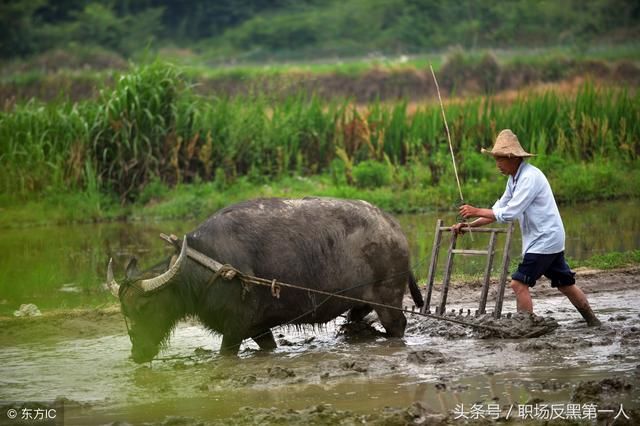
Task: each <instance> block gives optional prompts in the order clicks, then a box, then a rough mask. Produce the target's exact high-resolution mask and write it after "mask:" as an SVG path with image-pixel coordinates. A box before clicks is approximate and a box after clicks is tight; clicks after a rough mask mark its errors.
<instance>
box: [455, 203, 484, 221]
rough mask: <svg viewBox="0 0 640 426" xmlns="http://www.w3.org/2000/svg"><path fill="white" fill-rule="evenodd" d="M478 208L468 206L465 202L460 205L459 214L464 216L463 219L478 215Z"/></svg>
mask: <svg viewBox="0 0 640 426" xmlns="http://www.w3.org/2000/svg"><path fill="white" fill-rule="evenodd" d="M478 210H480V209H478V208H476V207H473V206H470V205H468V204H465V205H463V206H460V211H459V212H460V216H462V217H464V218H465V219H468V218H470V217H478V216H480V214H479V212H478Z"/></svg>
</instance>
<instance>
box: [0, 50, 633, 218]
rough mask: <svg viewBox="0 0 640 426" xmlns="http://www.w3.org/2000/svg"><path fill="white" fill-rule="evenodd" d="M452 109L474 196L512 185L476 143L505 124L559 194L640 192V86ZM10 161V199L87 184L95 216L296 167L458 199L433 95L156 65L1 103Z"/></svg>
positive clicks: (404, 206)
mask: <svg viewBox="0 0 640 426" xmlns="http://www.w3.org/2000/svg"><path fill="white" fill-rule="evenodd" d="M446 110H447V111H446V115H447V117H448V120H449V126H450V128H451V132H452V134H453V138H454V141H455V146H454V150H455V153H456V158H457V161H458V165H459V169H460V174H461V179H462V181H463V182H465V183H466V187H465V188H464V191H465V193H466V194H468V195H469V196H470V197H471V199H475V200H478V201H477V202H480V201H482V202H486V201H488V200H491V199H493V198H494V197H495V195H496V194H497V193H499V192H500V187H501V185H503V182H502V181H501V178H500V176H497V173H496V172H495V167H494V165H493V163H492V160H491V159H490V158H489V157H487V156H483V155H481V154H479V151H480V148H481V147H488V146H491V145H492V142H493V139H494V138H495V135H496V134H497V132H498V131H499V129H502V128H505V127H509V128H512V129H514V130H515V131H516V133H517V134H518V136H519V137H520V139H521V141H522V142H523V144H524V146H525V148H528V149H530V150H531V151H533V152H535V153H538V154H539V157H537V158H535V159H534V160H533V162H534V163H536V164H538V165H539V166H540V167H541V168H542V169H543V170H545V172H546V173H547V174H548V175H549V177H550V179H551V180H552V181H553V182H552V183H553V185H554V190H555V191H556V194H557V197H558V199H559V200H560V201H577V200H591V199H603V198H604V199H606V198H614V197H622V196H637V195H639V189H638V188H640V170H639V168H638V167H637V165H638V158H639V154H640V120H639V119H638V117H639V116H640V94H638V93H635V94H632V93H629V92H627V91H625V90H618V89H597V88H595V87H593V86H592V85H590V84H586V85H584V86H583V87H582V88H581V89H580V90H579V92H578V94H577V95H576V96H575V97H573V96H563V95H558V94H555V93H552V92H546V93H543V94H529V95H522V96H521V97H520V98H519V99H517V100H516V101H515V102H513V103H510V104H500V103H498V102H495V101H494V100H492V99H491V98H476V99H469V100H468V101H466V102H463V103H456V104H451V105H449V106H448V107H447V108H446ZM0 158H2V161H3V164H4V167H3V168H2V169H1V170H0V188H1V191H2V193H3V194H13V195H12V196H11V197H9V196H8V195H7V196H5V198H6V199H5V200H2V201H3V204H4V203H9V202H14V201H15V200H21V201H20V202H26V201H35V200H38V199H44V198H47V199H48V201H47V202H48V203H51V200H57V199H59V198H60V197H62V195H61V194H65V193H74V194H83V195H82V197H76V198H78V200H79V201H80V204H81V205H83V206H86V209H85V210H84V212H85V213H88V217H91V218H96V219H101V218H104V217H111V216H112V215H113V214H114V213H113V212H114V210H113V204H116V203H114V202H113V201H110V200H113V199H114V198H116V197H117V198H119V199H120V202H121V204H123V205H126V204H128V203H131V202H136V203H138V204H140V203H149V202H150V201H151V200H152V199H153V200H155V202H157V201H158V200H162V199H163V197H164V196H167V194H169V191H170V189H169V188H173V187H175V186H176V185H183V184H195V185H194V187H193V188H194V191H196V192H201V191H204V193H207V194H210V193H212V192H216V193H219V194H223V195H222V196H223V197H224V194H225V193H229V194H234V193H239V192H242V191H239V190H238V186H239V187H242V185H244V184H245V183H248V184H250V185H252V186H253V187H256V188H259V187H260V185H265V184H273V183H274V182H284V183H283V184H277V183H276V186H279V185H282V187H283V190H284V188H286V187H287V186H289V183H288V182H290V179H291V178H295V177H298V178H300V177H314V178H313V179H312V180H313V181H316V182H317V185H319V187H318V188H315V189H313V188H309V187H305V189H304V191H307V192H313V193H322V194H325V195H338V194H348V195H350V196H353V195H357V196H358V197H360V198H365V199H371V200H372V201H375V202H377V203H378V204H381V206H383V207H391V208H390V209H391V210H395V211H413V210H416V209H420V208H424V206H434V205H438V206H442V205H443V204H446V205H451V204H453V203H454V202H455V200H456V199H457V197H456V195H455V192H456V191H455V188H454V182H455V180H454V176H453V172H452V166H451V160H450V156H449V151H448V145H447V141H446V135H445V132H444V130H443V123H442V117H441V115H440V110H439V107H438V106H437V105H434V106H427V107H425V108H423V109H418V110H417V111H415V112H413V113H409V111H408V108H407V105H406V104H405V103H403V102H400V103H396V104H394V105H383V104H380V103H376V104H372V105H370V106H369V108H368V109H366V110H363V109H359V108H356V107H354V106H353V105H351V104H349V103H348V102H346V101H341V102H338V101H332V102H323V101H321V100H319V99H318V98H316V97H309V96H305V95H303V94H299V95H297V96H292V97H289V98H287V99H285V100H284V101H282V102H278V103H272V102H270V100H269V99H267V98H266V97H264V96H259V95H258V96H255V97H250V98H242V97H238V98H215V99H212V100H208V99H205V98H202V97H200V96H197V95H195V94H194V93H193V92H192V90H191V87H190V86H189V85H188V84H187V82H186V81H185V79H184V78H183V77H182V76H181V73H180V72H179V70H178V69H176V68H175V67H172V66H169V65H165V64H162V63H158V62H156V63H153V64H151V65H148V66H141V67H137V68H136V69H134V70H133V71H132V72H131V73H127V74H124V75H122V76H121V77H119V78H118V79H117V83H116V86H115V88H114V89H112V90H103V91H102V93H101V94H100V97H99V99H98V100H97V101H86V102H82V103H70V102H67V101H60V102H56V103H50V104H46V105H43V104H40V103H38V102H35V101H31V102H28V103H26V104H19V105H16V106H15V107H14V108H13V109H12V110H10V111H6V112H2V113H0ZM287 179H289V180H287ZM478 184H481V185H478ZM328 187H330V188H331V189H329V190H327V189H326V188H328ZM323 188H324V189H323ZM187 192H188V191H187ZM254 193H260V190H259V189H256V190H255V191H254ZM201 195H203V194H199V195H198V196H197V197H196V198H201ZM74 218H75V214H74Z"/></svg>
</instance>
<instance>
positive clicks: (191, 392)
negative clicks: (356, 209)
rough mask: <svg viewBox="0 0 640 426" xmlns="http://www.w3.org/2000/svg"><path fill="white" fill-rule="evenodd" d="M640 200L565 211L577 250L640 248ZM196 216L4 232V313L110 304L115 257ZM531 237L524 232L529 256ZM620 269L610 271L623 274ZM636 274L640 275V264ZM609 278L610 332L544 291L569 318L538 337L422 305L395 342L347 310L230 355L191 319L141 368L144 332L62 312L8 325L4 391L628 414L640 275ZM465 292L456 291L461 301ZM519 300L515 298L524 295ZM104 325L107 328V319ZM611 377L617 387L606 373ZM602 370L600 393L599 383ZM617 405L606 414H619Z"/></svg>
mask: <svg viewBox="0 0 640 426" xmlns="http://www.w3.org/2000/svg"><path fill="white" fill-rule="evenodd" d="M638 204H639V203H638V202H637V201H625V202H619V203H616V204H614V205H615V206H616V209H613V210H610V209H609V207H607V208H604V207H602V206H590V205H589V206H584V205H583V206H578V207H575V208H573V209H575V210H572V208H571V207H565V208H564V209H563V212H562V213H563V215H564V217H565V223H566V227H567V233H568V235H570V236H571V239H570V240H569V241H568V243H567V244H568V252H569V255H570V256H574V257H582V256H589V255H592V254H594V253H597V252H603V251H610V250H627V249H635V248H638V247H640V241H638V238H639V235H640V220H639V219H638V217H637V215H636V214H634V213H633V212H634V211H637V208H638V207H639V205H638ZM609 210H610V211H609ZM437 217H442V218H444V219H445V220H450V221H453V220H454V218H453V217H452V215H449V216H447V215H446V214H434V215H429V216H423V215H420V216H406V217H401V218H400V220H401V222H402V224H403V227H404V228H405V229H406V230H407V234H408V235H409V237H410V239H411V240H412V247H413V250H414V252H415V253H417V254H414V259H421V258H426V257H428V252H429V250H430V245H431V242H432V240H433V229H432V228H433V227H434V225H435V220H436V218H437ZM581 220H583V222H580V221H581ZM622 223H624V226H622V225H621V224H622ZM193 225H194V224H193V223H160V224H133V225H126V224H110V225H102V226H92V227H75V228H70V227H69V228H67V227H56V228H39V229H29V230H16V231H14V230H11V231H6V232H4V233H3V234H2V235H1V236H0V247H2V248H3V252H4V253H8V255H5V256H3V257H0V272H1V274H0V277H2V278H0V279H1V280H2V282H1V286H0V289H1V290H2V292H1V293H0V299H1V301H2V303H3V304H2V305H0V306H1V307H2V309H3V313H10V312H12V311H13V310H14V309H16V308H17V306H18V305H19V303H28V302H32V303H36V304H37V305H38V306H39V307H41V309H42V310H43V311H44V312H45V313H46V312H47V311H48V310H49V309H53V308H64V307H77V306H88V307H92V308H93V307H101V306H102V304H103V303H109V302H110V299H108V298H107V295H105V294H104V292H103V291H102V290H101V289H100V288H99V285H98V283H100V282H101V280H102V276H103V274H104V264H105V259H106V258H107V257H109V256H114V257H115V258H116V260H117V262H119V265H120V267H121V268H122V265H123V263H124V261H125V260H126V259H127V258H129V257H130V256H132V255H135V256H137V257H139V258H141V259H142V261H143V264H144V263H146V264H151V263H152V262H153V261H155V260H156V259H158V258H159V257H161V256H163V255H164V254H165V253H166V251H165V248H164V247H163V245H162V243H160V242H159V240H158V239H157V236H156V235H157V234H158V233H159V232H167V231H170V232H175V233H181V232H185V231H187V230H188V229H191V228H192V226H193ZM612 229H615V232H612ZM419 235H424V238H418V237H417V236H419ZM580 238H582V239H580ZM477 243H478V241H477V240H476V241H474V242H470V241H468V242H466V243H465V244H470V245H471V244H477ZM518 245H519V242H515V243H514V246H515V247H514V250H515V252H516V254H517V252H518V250H519V247H518ZM571 247H573V248H571ZM576 247H577V249H576ZM587 249H588V250H587ZM571 250H575V251H574V252H571ZM25 264H27V265H29V266H28V267H27V266H25ZM461 266H463V265H461ZM120 270H121V269H120ZM480 270H481V269H480ZM623 278H624V277H623ZM620 279H621V277H611V279H610V280H611V284H613V283H617V282H619V281H620ZM630 282H634V283H637V282H638V276H637V275H635V276H634V277H632V278H631V279H630ZM18 283H19V284H20V285H18ZM609 284H610V283H609V282H608V281H607V280H606V279H605V280H604V281H602V282H598V283H596V284H594V286H593V288H592V291H591V292H590V301H591V303H592V305H593V306H594V307H596V312H597V314H598V315H599V316H600V317H601V319H602V320H603V322H604V325H603V326H602V327H599V328H593V329H592V328H586V327H585V326H584V325H583V323H582V322H581V321H580V318H579V316H578V314H577V312H576V311H575V310H574V309H573V308H572V307H571V306H569V304H568V303H567V302H566V300H565V299H564V298H562V297H558V296H556V294H555V293H550V295H548V294H547V293H541V294H540V295H538V296H534V300H535V303H536V311H537V312H538V313H540V314H542V315H545V316H548V317H554V318H555V319H556V320H557V321H558V323H559V327H558V328H557V329H556V330H554V331H553V332H551V333H549V334H547V335H545V336H542V337H539V338H536V339H526V340H523V339H513V340H502V339H495V338H493V339H491V338H490V339H482V338H479V337H478V335H477V334H476V333H474V332H472V331H470V330H468V329H466V328H463V327H460V326H457V325H449V324H447V323H439V322H433V321H431V320H423V319H420V318H417V317H412V318H410V319H409V325H408V328H407V334H406V336H405V338H403V339H396V340H389V339H385V338H384V337H381V336H380V334H379V332H380V330H381V329H380V327H379V325H378V324H377V323H375V322H374V323H373V325H372V326H371V327H362V328H361V329H360V330H359V333H345V332H343V331H341V328H342V325H343V320H342V319H340V318H339V319H337V320H336V321H334V322H332V323H329V324H327V325H326V326H324V327H322V328H319V329H316V330H312V329H307V330H301V331H300V330H296V329H287V328H284V329H278V330H275V334H276V336H277V340H278V341H279V347H278V349H277V350H276V351H275V352H273V353H269V354H266V353H262V352H260V351H258V350H257V346H256V345H254V344H253V343H251V342H246V343H245V344H244V345H243V347H242V348H241V352H240V358H239V359H228V358H221V357H219V356H218V355H217V350H218V348H219V346H220V338H219V337H216V336H211V335H209V334H208V333H207V332H206V331H204V330H203V329H202V328H201V327H200V326H198V325H197V324H193V323H188V322H185V323H181V324H180V325H179V326H178V327H177V329H176V330H175V332H174V335H173V337H172V339H171V342H170V345H169V346H168V348H167V349H166V350H165V351H163V352H162V354H161V355H160V357H159V359H158V360H156V361H154V362H152V363H151V364H146V365H142V366H139V365H136V364H134V363H132V362H131V361H129V360H128V356H129V352H130V348H131V344H130V342H129V340H128V337H127V335H126V330H125V329H124V325H123V324H122V320H121V318H120V317H119V316H117V315H113V316H111V317H107V318H106V319H100V320H96V319H95V318H94V317H91V318H86V320H85V323H83V322H82V317H80V320H78V321H76V322H74V323H73V327H76V328H78V329H82V330H89V331H87V332H86V333H81V332H75V333H70V332H68V330H67V331H63V330H64V327H65V325H64V324H63V323H62V322H61V323H60V332H59V333H58V332H57V331H56V326H57V323H56V324H54V325H53V326H52V327H51V330H49V329H47V330H49V331H47V333H48V335H46V334H45V335H43V333H42V332H40V333H36V332H35V329H36V325H34V324H38V323H37V322H24V323H23V324H24V326H20V327H15V332H14V333H12V334H11V335H10V337H7V335H6V334H2V333H0V336H2V339H3V340H2V341H1V342H0V343H1V344H0V401H1V400H10V401H13V400H41V401H53V400H55V399H58V400H61V401H64V402H65V405H66V410H65V421H66V423H67V424H104V423H109V422H113V421H117V420H126V421H129V422H132V423H139V422H143V421H154V422H163V421H164V422H169V423H170V422H172V421H176V422H177V421H184V422H186V424H189V423H192V422H197V421H199V420H205V421H207V422H209V421H215V420H216V419H218V420H220V421H221V422H222V423H225V422H226V421H227V419H228V418H229V417H230V416H236V417H237V416H238V415H239V414H238V413H248V414H246V415H247V416H248V417H246V418H245V417H242V415H241V414H240V416H241V417H240V420H238V421H240V422H241V423H243V422H245V421H247V419H248V418H249V417H250V418H254V417H255V416H256V412H255V411H251V410H258V409H259V408H265V409H266V408H271V407H275V409H276V410H283V411H278V412H276V414H269V415H275V416H276V417H277V416H284V417H283V418H284V419H285V420H289V421H294V418H293V417H290V416H293V415H294V414H292V413H291V412H287V411H286V410H287V409H295V410H302V409H305V408H306V407H310V406H314V405H317V404H320V403H325V404H331V407H332V408H331V409H332V410H348V411H349V412H354V413H368V414H371V413H385V408H384V407H388V406H391V407H399V408H406V407H408V406H410V405H411V404H412V403H414V402H416V401H418V402H420V403H421V404H423V405H424V406H425V407H428V409H429V410H430V411H432V412H435V413H441V414H449V415H450V417H449V419H451V418H452V413H453V412H454V411H452V410H454V409H455V408H456V407H457V406H458V407H460V406H461V405H460V404H462V406H463V407H466V408H465V409H466V410H467V411H468V410H469V409H470V408H471V406H472V405H473V404H481V405H482V406H483V407H484V408H487V407H488V406H489V404H498V405H499V407H500V409H501V416H502V417H504V416H505V414H506V410H507V408H508V407H510V406H511V407H512V406H513V404H516V405H517V404H525V405H527V404H529V405H530V406H533V405H534V404H535V403H540V404H542V403H548V404H568V403H576V401H578V402H579V403H581V404H591V403H592V404H595V405H596V406H598V407H600V408H601V409H609V408H611V407H615V408H616V412H617V410H618V407H619V406H620V405H623V406H624V408H625V410H626V411H627V412H629V410H638V409H640V368H639V367H640V351H638V347H639V346H640V285H628V286H623V287H622V288H617V289H613V290H612V291H607V289H608V286H609ZM545 286H546V284H545ZM474 291H475V290H474ZM475 292H476V293H477V291H475ZM472 293H473V292H472ZM455 295H456V294H455V293H452V296H450V299H449V300H451V301H455V300H460V299H459V298H458V299H456V297H455ZM460 295H461V293H458V296H460ZM462 296H463V297H462ZM462 296H461V299H464V300H467V303H464V304H456V303H452V304H450V305H449V307H450V308H452V309H458V308H465V309H466V308H469V307H471V308H473V306H472V305H473V303H472V302H473V301H474V297H473V295H471V296H470V295H469V294H466V295H465V294H462ZM434 298H435V299H434V300H438V298H437V295H434ZM505 310H506V311H507V312H512V311H513V310H514V301H513V299H512V298H510V297H509V296H508V297H507V299H506V300H505ZM372 319H374V318H372ZM20 321H30V320H27V319H24V320H20ZM44 321H48V320H46V319H45V320H44ZM94 322H97V323H98V324H99V325H98V326H96V325H95V324H94ZM90 325H91V326H92V327H89V326H90ZM100 326H107V327H105V330H108V331H104V332H100V331H96V329H98V330H99V329H100ZM67 327H68V326H67ZM611 380H614V382H613V385H610V384H609V382H607V381H611ZM590 381H592V382H593V383H594V384H595V388H596V389H597V390H599V391H598V392H595V393H594V392H591V393H589V392H586V391H584V389H587V390H588V389H589V386H588V384H589V382H590ZM581 392H582V393H581ZM242 407H253V408H252V409H251V410H249V411H246V410H244V411H243V410H241V408H242ZM283 413H284V414H283ZM287 413H288V414H287ZM258 414H260V413H258ZM467 414H468V413H467ZM614 414H615V413H614ZM2 415H3V413H0V416H2ZM295 415H298V414H295ZM176 416H177V417H176ZM287 416H289V417H287ZM607 416H610V415H609V414H606V413H603V414H601V415H600V416H599V417H598V418H599V419H601V420H603V421H606V420H607V419H608V418H607ZM256 418H260V417H259V416H258V417H256ZM512 418H514V417H512ZM295 419H296V420H295V421H298V422H299V421H300V419H299V418H297V417H296V418H295ZM2 420H4V419H2ZM2 420H0V424H2ZM308 420H309V419H306V420H305V422H307V421H308ZM316 420H317V419H316ZM452 423H453V424H456V421H452Z"/></svg>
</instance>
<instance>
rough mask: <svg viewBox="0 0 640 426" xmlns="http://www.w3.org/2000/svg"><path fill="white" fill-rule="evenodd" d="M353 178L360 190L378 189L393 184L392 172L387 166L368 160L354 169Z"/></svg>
mask: <svg viewBox="0 0 640 426" xmlns="http://www.w3.org/2000/svg"><path fill="white" fill-rule="evenodd" d="M353 177H354V179H355V182H356V186H357V187H359V188H376V187H379V186H385V185H388V184H389V183H390V182H391V170H389V166H387V165H386V164H383V163H380V162H378V161H373V160H366V161H363V162H361V163H359V164H357V165H356V166H355V167H354V168H353Z"/></svg>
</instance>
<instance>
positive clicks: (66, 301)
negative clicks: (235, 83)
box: [0, 200, 640, 314]
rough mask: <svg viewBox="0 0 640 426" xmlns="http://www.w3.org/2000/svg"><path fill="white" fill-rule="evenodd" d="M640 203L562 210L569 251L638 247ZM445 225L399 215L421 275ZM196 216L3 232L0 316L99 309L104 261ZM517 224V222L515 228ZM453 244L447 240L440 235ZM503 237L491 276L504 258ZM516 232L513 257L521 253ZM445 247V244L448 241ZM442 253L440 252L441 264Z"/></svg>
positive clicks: (473, 262)
mask: <svg viewBox="0 0 640 426" xmlns="http://www.w3.org/2000/svg"><path fill="white" fill-rule="evenodd" d="M639 207H640V201H639V200H626V201H616V202H606V203H592V204H580V205H573V206H563V207H561V209H560V210H561V213H562V216H563V219H564V223H565V228H566V231H567V249H566V253H567V255H568V256H569V257H571V258H576V259H582V258H587V257H590V256H592V255H594V254H598V253H605V252H609V251H624V250H632V249H638V248H640V214H639V213H638V209H639ZM438 218H440V219H443V220H444V222H445V223H446V224H452V223H454V222H455V221H456V217H455V212H432V213H425V214H416V215H400V216H398V219H399V221H400V223H401V225H402V227H403V229H404V230H405V233H406V234H407V236H408V238H409V240H410V244H411V251H412V258H413V260H412V261H413V264H414V266H415V267H416V273H417V276H418V277H419V278H421V279H424V278H425V277H426V273H427V267H428V262H429V256H430V253H431V247H432V244H433V237H434V230H435V224H436V221H437V219H438ZM196 225H197V222H196V221H187V222H185V221H168V222H160V223H126V222H124V223H110V224H98V225H73V226H50V227H40V228H29V229H8V230H3V232H2V233H1V234H0V252H2V253H3V256H0V314H11V313H12V312H13V311H14V310H16V309H18V307H19V306H20V304H22V303H35V304H36V305H38V307H39V308H40V309H51V308H73V307H80V306H97V305H100V304H102V303H107V302H110V301H111V300H110V297H111V296H110V294H108V292H106V291H105V290H104V289H103V287H102V283H103V282H104V280H105V274H106V272H105V271H106V265H107V262H108V259H109V258H110V257H113V258H114V263H115V270H116V275H117V276H122V274H123V273H124V272H123V271H124V266H125V265H126V262H127V261H128V260H129V259H130V258H131V257H132V256H136V257H137V258H138V260H139V261H140V264H141V265H142V266H150V265H152V264H154V263H156V262H157V261H158V260H160V259H162V258H163V257H165V256H167V255H168V254H169V253H170V252H171V248H170V247H168V246H167V245H166V244H165V243H163V242H162V241H161V240H160V239H159V238H158V235H159V234H160V233H161V232H165V233H174V234H177V235H180V234H183V233H185V232H187V231H189V230H191V229H193V228H194V227H195V226H196ZM516 229H517V227H516ZM443 243H444V244H445V245H446V244H448V238H447V237H446V236H445V237H444V238H443ZM487 243H488V235H481V234H478V233H476V234H473V240H472V239H471V238H469V237H468V236H465V237H464V238H463V239H461V240H459V247H460V248H470V247H478V248H484V247H486V245H487ZM502 244H503V241H502V240H499V244H498V252H497V253H496V258H495V261H494V274H496V275H497V272H496V271H497V267H498V266H499V264H500V258H501V256H502V251H501V250H502ZM520 244H521V242H520V231H519V229H517V231H516V233H515V237H514V241H513V244H512V249H511V255H512V257H517V256H519V255H520ZM445 247H446V246H445ZM444 257H445V256H442V255H441V256H440V260H441V261H444ZM484 267H485V260H484V258H483V257H480V256H474V257H464V258H463V257H458V258H457V259H456V261H455V267H454V271H455V272H464V273H466V274H472V275H474V274H475V275H477V276H478V277H480V276H481V275H482V273H483V269H484Z"/></svg>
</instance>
